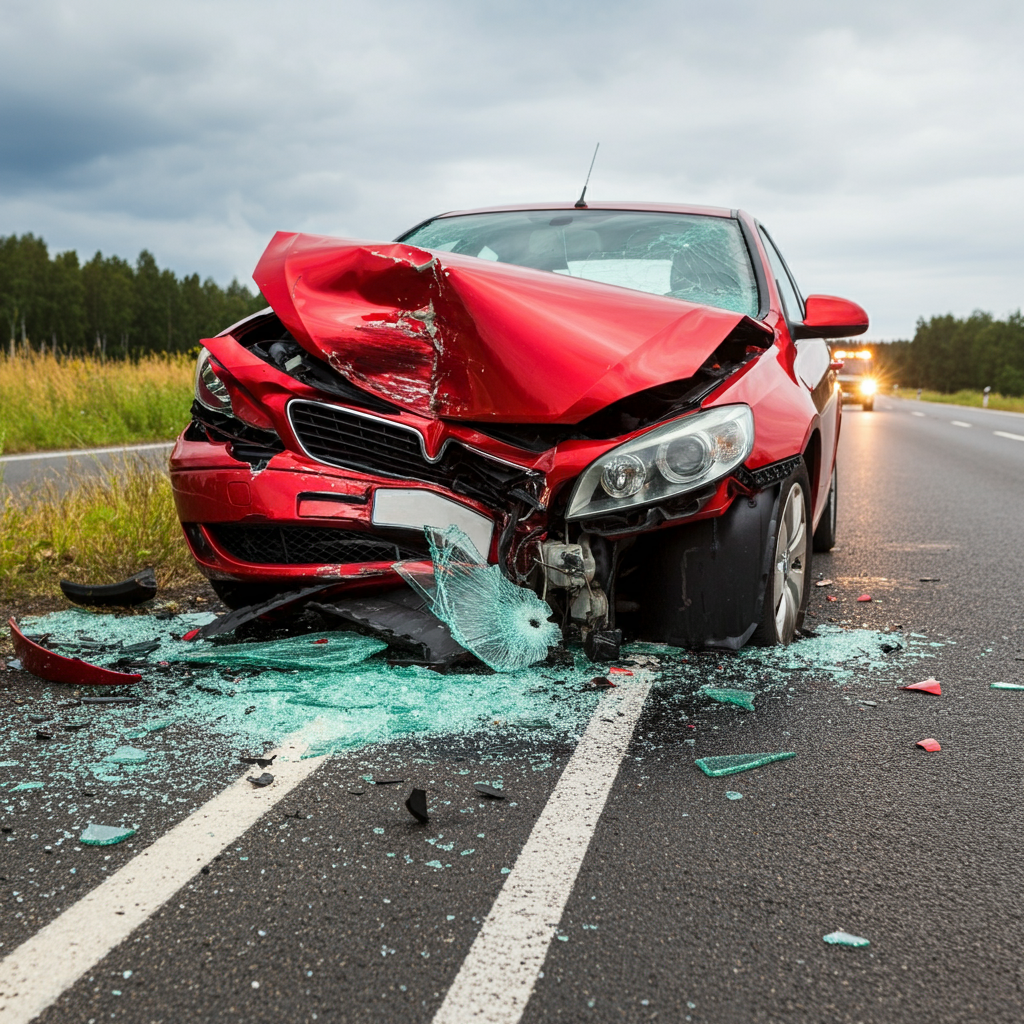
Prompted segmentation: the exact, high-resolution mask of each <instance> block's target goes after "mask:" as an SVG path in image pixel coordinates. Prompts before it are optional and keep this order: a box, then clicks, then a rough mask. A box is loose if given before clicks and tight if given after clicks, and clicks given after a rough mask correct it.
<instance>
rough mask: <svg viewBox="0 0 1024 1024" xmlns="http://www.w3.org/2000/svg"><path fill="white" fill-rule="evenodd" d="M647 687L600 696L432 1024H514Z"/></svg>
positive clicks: (638, 684)
mask: <svg viewBox="0 0 1024 1024" xmlns="http://www.w3.org/2000/svg"><path fill="white" fill-rule="evenodd" d="M650 688H651V684H650V682H649V681H645V680H642V679H640V678H638V679H637V680H636V681H635V682H633V683H632V684H631V685H622V686H621V687H619V688H618V689H615V690H610V691H608V692H607V693H605V694H604V695H603V696H602V698H601V702H600V704H599V705H598V707H597V709H596V711H595V712H594V717H593V718H592V719H591V720H590V724H589V725H588V726H587V730H586V732H585V733H584V734H583V738H582V739H581V740H580V742H579V745H578V746H577V747H576V750H575V752H574V753H573V755H572V757H571V758H570V760H569V763H568V764H567V765H566V767H565V771H563V772H562V776H561V778H560V779H559V780H558V784H557V785H556V786H555V789H554V792H553V793H552V794H551V797H550V798H549V800H548V802H547V804H546V805H545V807H544V810H543V811H542V812H541V815H540V817H539V818H538V819H537V823H536V824H535V825H534V826H533V831H532V832H531V833H530V837H529V839H527V841H526V845H525V846H524V847H523V850H522V852H521V853H520V854H519V856H518V858H517V859H516V863H515V866H514V867H513V868H512V871H511V873H510V874H509V876H508V878H507V879H506V880H505V884H504V885H503V886H502V889H501V892H500V893H498V898H497V899H496V900H495V901H494V906H493V907H491V911H490V913H489V914H488V915H487V917H486V918H485V920H484V923H483V925H482V926H481V928H480V932H479V933H478V934H477V937H476V939H475V941H474V942H473V945H472V946H471V947H470V950H469V953H468V954H467V956H466V959H465V960H464V961H463V964H462V967H461V968H460V970H459V973H458V975H456V977H455V981H454V982H453V983H452V986H451V988H449V990H448V993H447V995H446V996H445V999H444V1002H443V1003H442V1004H441V1008H440V1009H439V1010H438V1011H437V1014H436V1016H435V1017H434V1021H433V1024H518V1021H519V1019H520V1018H521V1017H522V1015H523V1011H524V1010H525V1009H526V1004H527V1003H528V1002H529V999H530V995H531V994H532V992H533V986H534V984H535V982H536V980H537V976H538V974H539V973H540V969H541V967H542V966H543V964H544V958H545V957H546V956H547V951H548V947H549V946H550V944H551V940H552V938H553V937H554V935H555V931H556V929H557V927H558V923H559V921H560V920H561V919H562V912H563V910H564V909H565V904H566V902H567V900H568V899H569V894H570V893H571V892H572V888H573V886H574V885H575V883H576V876H577V875H578V874H579V870H580V865H581V864H582V863H583V858H584V856H585V855H586V852H587V848H588V847H589V845H590V840H591V837H592V836H593V834H594V831H595V829H596V828H597V823H598V820H599V819H600V817H601V811H602V810H603V809H604V805H605V801H606V800H607V799H608V793H609V792H610V790H611V787H612V783H613V782H614V781H615V777H616V776H617V775H618V772H619V765H620V764H621V763H622V759H623V757H625V754H626V750H627V748H628V747H629V742H630V739H631V738H632V735H633V730H634V728H635V727H636V723H637V720H638V719H639V718H640V712H641V711H642V710H643V706H644V701H645V700H646V698H647V694H648V692H649V691H650Z"/></svg>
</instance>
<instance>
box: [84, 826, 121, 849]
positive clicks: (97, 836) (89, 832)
mask: <svg viewBox="0 0 1024 1024" xmlns="http://www.w3.org/2000/svg"><path fill="white" fill-rule="evenodd" d="M133 835H135V829H133V828H120V827H119V826H117V825H93V824H92V823H90V824H89V827H88V828H87V829H86V830H85V831H84V832H83V833H82V834H81V835H80V836H79V837H78V841H79V842H80V843H82V845H83V846H114V845H116V844H117V843H122V842H124V840H126V839H130V838H131V837H132V836H133Z"/></svg>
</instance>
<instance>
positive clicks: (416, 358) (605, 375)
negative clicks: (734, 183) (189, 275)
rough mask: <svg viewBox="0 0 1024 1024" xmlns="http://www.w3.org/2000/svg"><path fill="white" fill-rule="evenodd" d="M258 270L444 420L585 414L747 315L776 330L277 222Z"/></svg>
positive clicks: (314, 339)
mask: <svg viewBox="0 0 1024 1024" xmlns="http://www.w3.org/2000/svg"><path fill="white" fill-rule="evenodd" d="M253 278H254V280H255V281H256V283H257V284H258V285H259V287H260V291H261V292H262V293H263V295H264V296H265V298H266V299H267V301H268V302H269V303H270V305H271V306H272V307H273V309H274V311H275V312H276V313H277V315H278V316H279V317H280V318H281V320H282V322H283V323H284V324H285V326H286V327H287V328H288V330H289V331H290V332H291V334H292V335H293V336H294V337H295V339H296V340H297V341H298V342H299V343H300V344H301V345H303V347H304V348H306V349H307V350H308V351H309V352H310V353H312V354H313V355H316V356H318V357H320V358H324V359H327V360H328V362H329V363H330V364H331V365H332V366H333V367H334V368H335V369H336V370H337V371H338V372H339V373H341V374H343V375H344V376H345V377H347V378H348V379H349V380H351V381H352V382H353V383H355V384H357V385H358V386H360V387H362V388H364V389H366V390H367V391H370V392H372V393H373V394H375V395H378V396H379V397H381V398H384V399H386V400H387V401H391V402H394V403H396V404H398V405H400V406H403V407H404V408H407V409H410V410H412V411H415V412H418V413H421V414H423V415H428V416H436V417H442V418H448V419H466V420H476V421H481V422H482V421H487V420H491V421H493V422H507V423H578V422H579V421H580V420H582V419H585V418H586V417H587V416H589V415H591V414H593V413H595V412H597V411H599V410H600V409H603V408H605V407H606V406H607V405H609V404H610V403H612V402H614V401H617V400H618V399H620V398H623V397H625V396H627V395H631V394H635V393H636V392H638V391H642V390H644V389H645V388H649V387H652V386H653V385H656V384H661V383H665V382H668V381H674V380H682V379H685V378H688V377H690V376H692V375H693V374H694V373H695V372H696V371H697V369H698V368H699V367H700V366H701V364H702V363H703V362H704V361H705V360H706V359H707V358H708V356H709V355H711V353H712V352H714V350H715V349H716V348H717V346H718V345H719V344H720V343H721V342H722V341H723V340H724V339H725V338H726V337H727V336H728V335H729V333H730V332H731V331H732V330H733V329H734V328H735V327H736V326H737V325H738V324H739V323H740V322H741V321H747V323H748V324H750V325H752V326H754V327H755V328H756V329H758V330H760V331H764V332H766V335H767V337H770V336H771V330H770V328H767V327H765V325H763V324H761V323H759V322H757V321H753V320H751V319H750V318H749V317H746V316H744V315H743V314H740V313H733V312H728V311H726V310H721V309H713V308H711V307H708V306H700V305H695V304H693V303H688V302H682V301H680V300H679V299H674V298H669V297H665V296H660V295H651V294H648V293H645V292H640V291H633V290H631V289H628V288H619V287H616V286H613V285H606V284H600V283H596V282H593V281H586V280H581V279H578V278H571V277H565V276H562V275H559V274H552V273H549V272H547V271H543V270H534V269H531V268H526V267H519V266H514V265H511V264H507V263H496V262H491V261H489V260H481V259H476V258H474V257H471V256H462V255H458V254H455V253H448V252H431V251H429V250H426V249H421V248H418V247H416V246H412V245H406V244H403V243H371V242H351V241H344V240H339V239H335V238H326V237H322V236H316V235H303V234H295V233H286V232H278V233H277V234H276V235H275V236H274V238H273V240H272V241H271V243H270V245H269V246H268V247H267V250H266V252H265V253H264V254H263V257H262V258H261V259H260V262H259V264H258V266H257V267H256V271H255V273H254V274H253ZM766 343H767V342H766Z"/></svg>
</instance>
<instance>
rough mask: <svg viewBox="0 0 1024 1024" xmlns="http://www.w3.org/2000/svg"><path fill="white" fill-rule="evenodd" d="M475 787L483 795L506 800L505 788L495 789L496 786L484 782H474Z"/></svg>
mask: <svg viewBox="0 0 1024 1024" xmlns="http://www.w3.org/2000/svg"><path fill="white" fill-rule="evenodd" d="M473 788H474V789H475V790H476V791H477V792H478V793H479V794H480V795H481V796H486V797H490V798H491V799H492V800H504V799H505V791H504V790H503V789H495V788H494V786H488V785H487V784H486V783H483V782H474V783H473Z"/></svg>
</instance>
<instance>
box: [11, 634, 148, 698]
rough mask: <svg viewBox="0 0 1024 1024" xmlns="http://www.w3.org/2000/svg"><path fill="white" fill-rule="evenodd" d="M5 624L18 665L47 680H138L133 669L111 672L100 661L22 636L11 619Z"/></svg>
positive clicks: (122, 682) (121, 682)
mask: <svg viewBox="0 0 1024 1024" xmlns="http://www.w3.org/2000/svg"><path fill="white" fill-rule="evenodd" d="M7 624H8V625H9V626H10V627H11V643H12V644H14V651H15V653H16V654H17V655H18V657H19V658H20V659H21V665H22V667H23V668H24V669H25V671H26V672H31V673H32V675H34V676H39V678H40V679H46V680H47V681H48V682H51V683H70V684H71V685H72V686H124V685H126V684H128V683H138V682H140V681H141V680H142V676H140V675H139V674H138V673H137V672H115V671H114V670H113V669H109V668H103V667H102V666H100V665H90V664H89V662H87V661H82V660H81V659H80V658H65V657H63V656H62V655H60V654H54V653H53V651H48V650H47V649H46V648H45V647H43V646H41V645H40V644H38V643H36V641H34V640H30V639H29V638H28V637H27V636H25V634H24V633H22V631H21V630H20V629H18V625H17V623H16V622H15V621H14V619H10V620H9V621H8V623H7Z"/></svg>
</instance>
